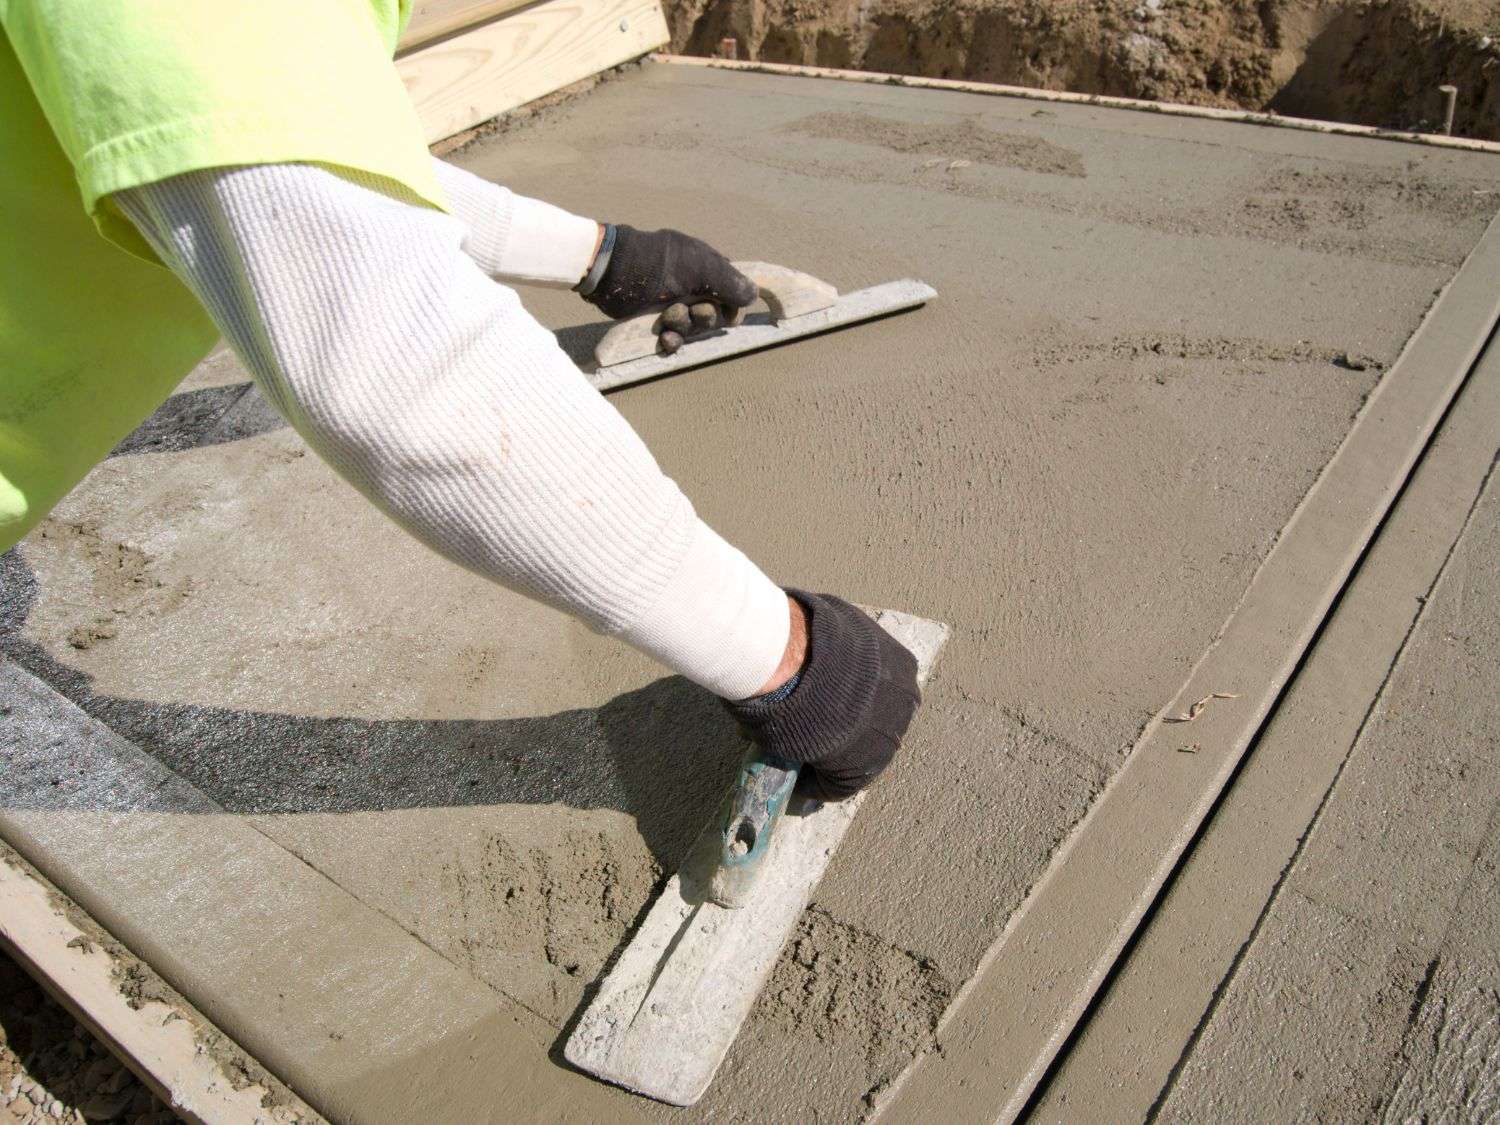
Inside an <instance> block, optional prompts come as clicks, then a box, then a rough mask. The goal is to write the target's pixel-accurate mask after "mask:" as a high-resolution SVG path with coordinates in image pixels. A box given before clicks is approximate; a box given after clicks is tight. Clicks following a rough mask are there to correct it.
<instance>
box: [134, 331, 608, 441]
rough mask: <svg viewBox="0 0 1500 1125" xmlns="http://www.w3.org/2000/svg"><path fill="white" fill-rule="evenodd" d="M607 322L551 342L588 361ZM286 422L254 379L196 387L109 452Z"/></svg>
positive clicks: (235, 434)
mask: <svg viewBox="0 0 1500 1125" xmlns="http://www.w3.org/2000/svg"><path fill="white" fill-rule="evenodd" d="M612 324H613V322H612V321H597V322H591V323H588V324H575V325H573V326H571V327H568V328H563V329H559V330H558V332H557V342H558V344H560V345H561V346H562V349H563V351H564V352H566V353H567V355H568V357H569V358H570V359H571V360H572V361H573V362H574V363H576V364H578V365H579V366H580V367H585V366H587V365H588V364H591V363H593V360H594V345H596V344H597V343H598V342H599V341H600V340H602V339H603V338H604V334H605V333H606V332H608V331H609V329H610V327H611V326H612ZM286 425H287V421H286V419H285V418H283V417H282V416H281V415H280V414H278V413H277V412H276V410H275V408H274V407H272V406H271V404H270V403H268V402H267V401H266V400H265V399H264V398H263V397H262V396H261V393H260V391H258V390H257V389H256V387H255V384H254V383H251V382H243V383H230V384H227V385H225V386H220V387H201V388H199V389H197V390H192V391H179V392H178V393H177V394H174V395H172V396H171V397H170V398H168V399H167V401H166V402H164V403H162V404H161V405H160V406H159V407H157V409H156V411H155V413H153V414H152V415H151V417H149V418H147V419H146V420H145V421H144V422H142V423H141V424H140V425H139V426H137V427H136V428H135V429H134V430H133V431H131V433H130V434H129V435H128V436H126V437H125V438H124V440H122V441H121V442H120V444H119V445H117V446H115V447H114V449H112V450H110V453H109V455H110V456H111V457H124V456H126V455H128V454H139V453H181V452H182V451H184V450H187V449H197V448H199V447H200V446H209V445H221V444H223V443H224V442H229V441H239V440H240V439H242V438H249V437H256V436H257V435H259V434H266V433H270V432H271V431H272V430H280V429H284V428H285V427H286Z"/></svg>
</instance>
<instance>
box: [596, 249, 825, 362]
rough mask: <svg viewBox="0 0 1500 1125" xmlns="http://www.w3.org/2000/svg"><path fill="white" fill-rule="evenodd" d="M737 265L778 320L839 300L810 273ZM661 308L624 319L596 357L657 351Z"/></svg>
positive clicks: (615, 358) (616, 359)
mask: <svg viewBox="0 0 1500 1125" xmlns="http://www.w3.org/2000/svg"><path fill="white" fill-rule="evenodd" d="M734 268H735V269H737V270H739V271H740V272H741V273H742V274H744V275H745V276H746V277H748V278H749V279H750V280H751V281H752V282H753V283H754V284H755V288H756V291H757V292H758V293H759V294H760V298H761V300H763V301H765V303H766V308H768V309H770V310H771V316H772V318H773V319H775V320H776V321H777V322H780V321H783V320H788V319H790V318H792V317H794V316H805V315H807V314H808V313H813V312H818V311H819V310H820V309H826V308H829V307H830V306H832V305H834V304H837V303H838V299H839V291H838V290H837V289H835V288H834V287H833V286H832V285H829V284H828V283H827V282H826V281H819V280H818V279H817V278H816V277H813V276H812V275H811V274H806V273H799V272H798V271H797V270H789V269H787V268H786V267H785V266H774V265H772V264H771V263H770V262H735V263H734ZM660 319H661V310H660V309H657V310H655V311H653V312H647V313H641V314H640V315H639V316H633V317H631V318H630V319H628V320H622V321H620V323H618V324H616V325H615V326H614V327H613V328H611V329H610V330H609V331H608V332H606V333H605V334H604V338H603V339H602V340H600V341H599V343H598V344H596V345H595V346H594V360H595V362H596V363H598V365H599V366H600V367H601V368H603V367H612V366H614V365H615V364H617V363H624V362H626V361H627V360H632V359H640V358H641V357H642V356H648V355H655V354H656V337H657V332H658V330H659V329H660V327H661V325H660V323H659V322H660Z"/></svg>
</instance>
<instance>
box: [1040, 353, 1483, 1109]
mask: <svg viewBox="0 0 1500 1125" xmlns="http://www.w3.org/2000/svg"><path fill="white" fill-rule="evenodd" d="M1497 418H1500V353H1497V351H1496V349H1495V348H1494V347H1493V346H1492V347H1490V348H1489V349H1488V350H1487V351H1486V353H1485V355H1484V357H1483V358H1482V359H1481V361H1480V363H1479V365H1478V367H1477V368H1476V370H1475V371H1474V373H1473V375H1472V376H1470V378H1469V381H1468V383H1467V384H1466V385H1465V387H1464V389H1463V391H1462V393H1461V394H1460V396H1459V397H1458V399H1457V400H1456V401H1455V403H1454V404H1453V407H1452V409H1451V411H1450V412H1449V414H1448V416H1447V418H1446V419H1445V420H1444V422H1443V425H1442V427H1441V429H1440V430H1439V431H1438V434H1437V436H1436V438H1435V439H1434V441H1433V444H1432V446H1431V448H1430V449H1429V450H1428V451H1427V453H1426V454H1425V455H1424V457H1423V459H1422V460H1421V462H1420V463H1419V465H1418V467H1417V470H1416V473H1415V474H1414V476H1413V478H1412V480H1411V482H1410V483H1409V484H1408V485H1407V487H1406V488H1405V490H1404V491H1403V492H1402V494H1401V496H1400V498H1399V500H1398V501H1397V503H1396V506H1395V508H1394V509H1393V511H1392V512H1391V514H1390V516H1389V517H1388V519H1387V520H1386V523H1385V525H1384V527H1383V528H1382V529H1381V533H1380V535H1379V537H1378V538H1377V539H1376V541H1375V543H1374V544H1373V545H1372V547H1371V549H1370V551H1369V553H1368V555H1367V556H1366V557H1365V558H1364V560H1363V561H1362V562H1361V563H1360V566H1359V568H1358V570H1357V571H1356V573H1355V575H1354V578H1353V580H1352V581H1351V583H1350V585H1349V587H1348V589H1346V590H1345V591H1344V593H1343V594H1342V596H1341V598H1340V600H1339V604H1338V606H1337V608H1336V609H1335V611H1334V613H1333V615H1332V616H1331V618H1330V620H1329V622H1328V624H1327V625H1326V626H1325V628H1324V629H1323V631H1322V633H1321V635H1320V636H1319V638H1318V640H1317V642H1316V644H1315V646H1314V648H1313V649H1312V651H1311V653H1310V654H1309V657H1308V660H1307V662H1306V664H1305V665H1304V666H1303V667H1302V668H1301V669H1300V670H1299V671H1298V673H1297V676H1296V678H1295V680H1294V681H1293V683H1292V685H1291V687H1290V688H1289V690H1288V692H1287V695H1286V698H1285V699H1284V700H1283V701H1282V702H1281V703H1280V705H1279V706H1278V707H1277V709H1276V712H1275V714H1274V716H1273V717H1272V718H1271V720H1270V721H1269V722H1268V723H1267V726H1266V729H1265V731H1264V732H1263V733H1262V734H1261V736H1260V737H1259V739H1258V740H1257V742H1256V745H1255V747H1254V749H1253V750H1252V752H1251V754H1250V756H1249V757H1248V759H1247V761H1246V762H1245V764H1244V767H1243V768H1242V770H1241V771H1240V773H1239V774H1238V776H1236V778H1235V779H1234V782H1233V785H1232V787H1231V788H1230V789H1229V791H1228V792H1227V793H1226V794H1225V796H1224V799H1223V802H1222V804H1221V805H1220V807H1219V808H1218V809H1217V810H1216V811H1215V812H1214V815H1213V817H1212V819H1211V820H1210V821H1209V823H1208V825H1207V826H1206V828H1205V831H1204V833H1203V835H1202V838H1201V839H1200V840H1198V841H1197V842H1196V843H1195V844H1194V846H1193V848H1192V850H1191V851H1190V852H1189V853H1188V856H1187V859H1186V862H1185V864H1184V865H1183V867H1182V869H1181V870H1180V871H1178V872H1177V873H1176V875H1175V876H1174V877H1173V880H1172V882H1171V884H1170V886H1169V888H1168V889H1167V890H1166V892H1165V893H1164V894H1163V895H1162V898H1161V901H1160V905H1159V906H1158V908H1157V910H1156V911H1155V913H1154V914H1153V916H1152V917H1151V918H1150V920H1149V921H1148V922H1147V923H1146V924H1145V925H1144V926H1143V928H1142V932H1141V934H1140V935H1139V936H1138V938H1137V939H1136V941H1135V942H1134V944H1133V946H1132V947H1131V949H1130V950H1129V952H1128V953H1127V954H1126V955H1125V957H1124V958H1123V959H1122V963H1121V965H1120V967H1119V971H1118V972H1117V973H1116V975H1115V976H1114V978H1113V979H1112V980H1111V981H1110V982H1109V983H1108V985H1107V986H1106V988H1105V989H1104V991H1103V993H1102V995H1101V998H1100V1001H1099V1003H1098V1005H1097V1006H1096V1007H1095V1009H1094V1010H1093V1011H1092V1012H1091V1013H1090V1015H1089V1017H1088V1019H1087V1021H1086V1022H1085V1023H1084V1024H1083V1026H1082V1027H1081V1028H1080V1031H1079V1034H1078V1036H1077V1038H1076V1040H1075V1042H1073V1043H1072V1045H1071V1046H1070V1048H1069V1049H1068V1050H1067V1051H1066V1052H1065V1054H1064V1055H1063V1056H1062V1058H1061V1060H1060V1063H1059V1065H1058V1067H1057V1068H1056V1072H1055V1073H1054V1074H1053V1075H1052V1076H1051V1078H1050V1080H1049V1081H1048V1082H1047V1084H1046V1085H1045V1086H1044V1087H1043V1090H1042V1091H1041V1094H1040V1096H1039V1097H1038V1099H1037V1100H1036V1102H1035V1103H1034V1105H1033V1108H1032V1113H1031V1120H1035V1121H1039V1122H1040V1121H1045V1122H1067V1121H1076V1120H1094V1119H1099V1118H1103V1117H1108V1116H1114V1117H1118V1118H1122V1119H1140V1120H1144V1119H1147V1118H1148V1117H1149V1116H1150V1115H1151V1113H1152V1111H1153V1107H1156V1106H1158V1105H1159V1103H1160V1101H1161V1099H1163V1098H1164V1097H1165V1096H1166V1094H1167V1093H1168V1092H1169V1091H1170V1089H1171V1087H1172V1084H1173V1081H1174V1076H1175V1075H1176V1073H1177V1072H1178V1071H1179V1070H1180V1069H1181V1068H1182V1067H1183V1066H1184V1065H1185V1064H1186V1063H1187V1061H1188V1059H1189V1058H1190V1057H1191V1055H1192V1049H1193V1045H1194V1043H1195V1042H1196V1041H1197V1039H1198V1037H1199V1036H1200V1035H1201V1033H1202V1029H1203V1027H1204V1024H1205V1022H1206V1021H1207V1019H1208V1017H1209V1016H1210V1015H1211V1014H1212V1012H1213V1009H1214V1006H1215V1004H1216V1002H1217V998H1218V996H1219V995H1220V990H1221V989H1222V988H1224V987H1225V986H1226V984H1227V982H1228V981H1229V980H1230V979H1231V978H1232V977H1233V976H1234V975H1235V971H1236V966H1237V964H1238V963H1239V961H1240V958H1241V956H1242V955H1243V953H1244V951H1245V950H1246V948H1247V940H1248V938H1249V936H1250V935H1251V934H1252V933H1254V932H1255V930H1256V927H1257V925H1259V924H1260V921H1261V919H1262V917H1263V916H1264V915H1265V914H1266V912H1267V911H1268V909H1269V908H1270V906H1271V903H1272V901H1273V900H1274V899H1275V898H1276V896H1277V893H1278V889H1279V888H1280V887H1281V886H1283V884H1284V880H1285V877H1286V875H1287V873H1288V871H1289V870H1290V869H1291V868H1292V867H1293V864H1294V861H1295V860H1296V859H1297V856H1298V854H1299V852H1300V851H1301V849H1302V847H1303V843H1304V841H1305V840H1306V839H1307V836H1308V832H1309V828H1310V825H1311V824H1312V823H1313V822H1314V821H1315V820H1317V819H1318V817H1319V815H1320V810H1322V809H1323V808H1324V805H1325V803H1326V802H1327V801H1328V800H1329V796H1330V793H1331V792H1332V790H1333V787H1334V786H1335V784H1336V782H1337V781H1338V779H1339V777H1340V776H1341V774H1342V771H1343V770H1344V768H1345V766H1346V764H1347V763H1348V762H1349V760H1350V757H1351V755H1352V754H1353V753H1354V752H1355V750H1356V747H1357V746H1362V745H1363V742H1362V741H1361V737H1362V732H1363V731H1364V729H1365V727H1366V725H1367V722H1368V720H1369V719H1370V716H1371V712H1372V706H1373V702H1374V700H1375V699H1376V698H1377V697H1378V696H1379V695H1380V693H1381V692H1382V690H1383V688H1384V687H1385V685H1386V683H1387V681H1388V680H1389V679H1390V677H1391V675H1392V672H1393V669H1394V668H1395V667H1396V666H1397V665H1398V663H1399V662H1400V659H1401V655H1402V652H1403V650H1404V649H1405V648H1406V646H1407V645H1408V643H1409V642H1410V641H1411V640H1412V634H1413V630H1414V628H1415V626H1416V624H1417V622H1418V620H1419V619H1420V618H1421V617H1422V616H1423V614H1424V612H1425V605H1426V603H1427V601H1428V599H1429V598H1430V597H1431V596H1432V594H1433V591H1434V588H1435V587H1436V586H1437V584H1438V582H1439V580H1440V578H1441V576H1442V574H1443V573H1444V568H1445V566H1446V565H1447V563H1448V561H1449V559H1450V557H1451V556H1452V554H1453V552H1454V551H1455V550H1456V549H1457V545H1458V543H1459V541H1460V539H1461V537H1462V536H1463V535H1464V534H1466V532H1467V530H1468V529H1469V528H1470V527H1471V526H1472V517H1473V512H1474V506H1475V504H1476V503H1477V502H1478V499H1479V497H1480V495H1481V493H1482V492H1483V490H1484V487H1485V483H1486V481H1487V480H1488V478H1489V477H1490V476H1491V474H1492V473H1493V471H1494V466H1495V456H1496V451H1497V446H1500V425H1497V422H1496V419H1497ZM1452 674H1453V675H1454V677H1455V690H1462V689H1459V688H1458V687H1457V686H1456V685H1457V679H1458V677H1460V676H1461V670H1460V669H1459V668H1457V667H1454V668H1452ZM1476 706H1477V707H1479V708H1481V709H1483V708H1484V707H1485V704H1484V703H1479V702H1476ZM1403 752H1404V753H1405V754H1406V755H1408V756H1410V757H1412V758H1418V759H1420V758H1423V757H1425V756H1426V755H1425V744H1424V742H1423V741H1421V740H1414V741H1412V742H1410V743H1408V744H1406V745H1405V746H1404V747H1403ZM1408 764H1410V763H1408ZM1382 796H1383V798H1390V799H1389V800H1388V801H1387V802H1386V803H1385V804H1383V805H1382V810H1383V816H1384V817H1385V818H1386V819H1387V821H1388V823H1387V824H1386V825H1385V826H1384V827H1383V831H1385V832H1388V833H1389V837H1390V838H1396V837H1401V836H1410V835H1411V834H1412V833H1413V832H1414V831H1417V832H1422V833H1424V834H1425V832H1426V829H1427V824H1428V819H1429V817H1430V815H1431V811H1432V810H1431V809H1430V808H1423V809H1417V808H1414V807H1413V804H1412V802H1411V801H1410V800H1409V799H1407V798H1406V796H1405V795H1403V794H1394V795H1392V794H1388V793H1387V794H1382ZM1475 799H1476V796H1475V794H1472V793H1469V794H1463V795H1461V796H1459V797H1458V799H1457V801H1456V802H1455V804H1454V805H1453V806H1451V807H1443V809H1442V813H1441V815H1442V816H1443V817H1445V818H1447V817H1454V816H1456V817H1457V818H1459V819H1460V820H1462V819H1466V818H1472V815H1473V814H1472V810H1471V808H1470V806H1471V805H1472V804H1473V802H1474V801H1475ZM1437 804H1439V805H1440V804H1441V802H1437ZM1481 804H1482V801H1481ZM1368 807H1369V806H1368V803H1366V805H1365V815H1364V816H1363V817H1361V816H1360V815H1359V814H1358V813H1356V811H1355V810H1354V809H1353V808H1352V807H1344V806H1340V811H1338V812H1334V813H1333V816H1334V818H1336V819H1340V820H1344V821H1346V822H1348V821H1351V820H1356V819H1362V820H1364V822H1365V826H1364V827H1362V828H1360V829H1358V831H1363V832H1367V831H1368V825H1369V821H1370V819H1371V818H1370V816H1369V815H1368ZM1330 811H1332V809H1331V808H1330ZM1417 857H1419V858H1420V860H1421V862H1412V861H1410V860H1408V859H1401V860H1399V861H1397V863H1396V865H1395V868H1394V869H1388V870H1384V871H1381V870H1380V868H1381V864H1380V863H1379V862H1372V856H1371V855H1370V854H1369V853H1368V851H1365V852H1364V854H1362V855H1361V856H1360V858H1359V860H1358V861H1357V862H1354V863H1351V864H1349V865H1346V866H1342V867H1340V868H1339V869H1338V874H1337V876H1335V874H1334V873H1333V872H1332V871H1324V872H1322V873H1321V874H1320V875H1319V876H1317V878H1318V879H1320V880H1321V881H1322V882H1324V883H1326V884H1329V885H1332V886H1337V885H1338V884H1339V883H1340V882H1341V881H1343V880H1346V879H1352V885H1353V886H1354V887H1357V888H1362V889H1366V890H1368V891H1370V893H1372V894H1375V895H1377V897H1378V896H1379V895H1382V894H1383V895H1388V896H1390V906H1391V907H1393V908H1408V909H1406V910H1405V911H1404V912H1403V910H1401V909H1393V910H1392V911H1391V915H1390V916H1391V920H1392V922H1393V924H1399V925H1403V926H1405V927H1408V928H1411V927H1419V926H1420V925H1421V923H1422V920H1423V919H1424V918H1428V917H1430V911H1431V909H1433V908H1434V907H1435V906H1438V905H1439V904H1441V903H1442V901H1443V896H1442V895H1433V894H1431V892H1432V890H1433V889H1434V887H1441V886H1443V885H1445V884H1450V883H1451V882H1452V881H1453V879H1454V878H1455V877H1460V878H1461V877H1463V876H1462V872H1461V871H1458V872H1455V871H1454V870H1453V869H1452V868H1451V866H1450V865H1449V864H1447V863H1446V862H1444V861H1442V860H1441V859H1440V860H1439V861H1438V862H1433V859H1432V856H1431V855H1430V854H1429V853H1428V851H1427V850H1426V849H1425V848H1419V849H1418V851H1417ZM1398 874H1399V875H1401V876H1403V878H1402V879H1401V880H1399V887H1398V889H1396V890H1395V891H1392V890H1391V889H1389V888H1386V889H1384V890H1379V891H1377V890H1375V889H1374V888H1369V887H1368V885H1367V883H1366V880H1368V879H1369V878H1371V877H1374V876H1376V875H1378V876H1379V877H1380V878H1382V879H1386V880H1390V879H1392V878H1394V877H1395V876H1396V875H1398ZM1405 876H1412V877H1413V878H1414V881H1410V882H1407V881H1405V878H1404V877H1405ZM1469 885H1470V886H1471V887H1472V885H1473V884H1472V880H1470V882H1469ZM1413 896H1416V898H1417V899H1418V901H1417V903H1416V906H1415V909H1410V904H1411V900H1412V898H1413ZM1413 1000H1414V1002H1415V1001H1416V997H1415V995H1413ZM1434 1011H1435V1012H1438V1013H1439V1014H1440V1015H1441V1013H1442V1012H1443V1011H1444V1009H1443V1008H1442V1005H1441V1004H1438V1005H1436V1006H1435V1007H1434ZM1428 1061H1430V1062H1431V1064H1432V1065H1433V1066H1438V1067H1440V1068H1442V1069H1444V1070H1445V1071H1448V1070H1452V1069H1453V1068H1452V1067H1451V1066H1450V1065H1449V1064H1450V1062H1451V1060H1448V1059H1447V1058H1446V1057H1444V1058H1443V1059H1442V1060H1438V1059H1433V1060H1423V1061H1419V1062H1418V1063H1417V1064H1416V1065H1417V1066H1418V1067H1421V1066H1422V1065H1426V1062H1428ZM1432 1080H1434V1075H1432V1074H1428V1073H1426V1072H1424V1073H1423V1074H1422V1075H1420V1076H1419V1077H1418V1078H1414V1079H1413V1081H1414V1083H1415V1085H1413V1087H1412V1089H1413V1093H1414V1096H1415V1095H1416V1094H1418V1093H1420V1094H1421V1096H1422V1097H1430V1096H1431V1095H1432V1094H1433V1092H1434V1090H1433V1088H1432V1086H1431V1082H1432ZM1376 1087H1378V1080H1377V1079H1375V1078H1373V1077H1372V1078H1370V1079H1369V1081H1368V1082H1367V1090H1370V1091H1371V1092H1378V1089H1375V1088H1376ZM1450 1093H1451V1091H1450ZM1424 1104H1426V1103H1424ZM1427 1108H1429V1109H1433V1110H1435V1109H1436V1107H1435V1106H1432V1105H1430V1104H1429V1105H1427ZM1404 1112H1405V1111H1403V1114H1404ZM1398 1117H1400V1118H1401V1119H1404V1115H1398Z"/></svg>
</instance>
